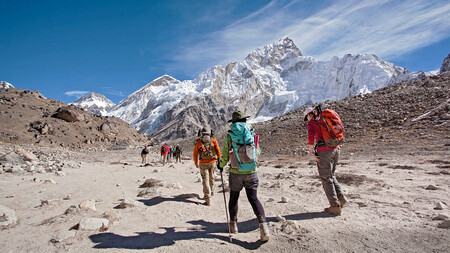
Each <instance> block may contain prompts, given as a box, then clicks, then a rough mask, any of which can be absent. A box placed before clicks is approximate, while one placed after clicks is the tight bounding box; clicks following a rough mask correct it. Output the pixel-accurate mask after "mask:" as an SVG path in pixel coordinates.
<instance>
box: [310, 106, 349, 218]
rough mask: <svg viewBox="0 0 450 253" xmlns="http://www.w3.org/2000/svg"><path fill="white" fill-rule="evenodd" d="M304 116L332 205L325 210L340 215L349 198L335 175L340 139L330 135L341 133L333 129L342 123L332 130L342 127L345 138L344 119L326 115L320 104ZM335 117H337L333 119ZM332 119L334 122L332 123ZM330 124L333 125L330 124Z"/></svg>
mask: <svg viewBox="0 0 450 253" xmlns="http://www.w3.org/2000/svg"><path fill="white" fill-rule="evenodd" d="M325 111H328V112H330V113H331V112H334V111H332V110H325ZM334 113H335V112H334ZM304 117H305V118H304V120H305V121H308V126H307V129H308V147H309V153H310V154H311V155H312V156H313V157H314V159H315V160H316V161H317V168H318V170H319V176H320V179H321V181H322V185H323V189H324V190H325V195H326V196H327V198H328V202H329V203H330V207H327V208H325V209H324V211H325V212H327V213H330V214H333V215H340V214H341V208H342V207H344V205H345V204H346V203H347V199H346V198H345V196H344V194H343V192H342V188H341V186H340V185H339V182H338V181H337V179H336V177H335V175H334V173H335V171H336V165H337V163H338V160H339V155H340V147H339V145H338V143H339V140H338V139H337V137H336V136H330V133H331V135H339V134H340V133H336V134H333V133H332V132H331V129H332V128H333V127H334V124H338V125H339V124H340V126H336V127H334V128H333V129H334V130H332V131H333V132H334V131H335V130H338V129H339V128H342V130H338V131H341V132H342V138H343V125H342V121H340V118H339V116H338V115H337V113H335V115H333V116H324V113H322V110H321V108H320V106H319V107H316V108H315V109H313V108H310V107H309V108H306V110H305V112H304ZM327 117H329V118H327ZM333 117H334V118H335V119H331V118H333ZM332 121H333V123H331V122H332ZM334 122H336V123H334ZM339 122H340V123H339ZM330 124H333V125H332V126H329V125H330ZM327 126H328V128H327ZM338 137H339V136H338ZM339 138H341V137H339Z"/></svg>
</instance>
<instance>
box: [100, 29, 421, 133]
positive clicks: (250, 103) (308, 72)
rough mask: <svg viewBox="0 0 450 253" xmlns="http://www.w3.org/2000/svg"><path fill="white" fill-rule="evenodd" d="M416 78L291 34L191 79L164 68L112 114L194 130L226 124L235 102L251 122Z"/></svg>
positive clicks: (140, 124)
mask: <svg viewBox="0 0 450 253" xmlns="http://www.w3.org/2000/svg"><path fill="white" fill-rule="evenodd" d="M413 78H417V75H414V74H412V73H409V72H408V71H407V70H406V69H405V68H402V67H398V66H395V65H394V64H392V63H389V62H385V61H383V60H381V59H379V58H378V57H377V56H375V55H369V54H368V55H355V56H353V55H350V54H347V55H345V56H344V57H343V58H338V57H334V58H332V59H331V60H329V61H316V60H315V59H314V58H313V57H311V56H303V55H302V53H301V51H300V50H299V49H298V48H297V47H296V45H295V44H294V42H293V41H292V40H291V39H289V38H287V37H284V38H282V39H281V40H279V41H277V42H275V43H273V44H270V45H266V46H264V47H261V48H258V49H256V50H255V51H253V52H252V53H250V54H249V55H248V56H247V57H246V58H245V59H244V60H243V61H242V62H239V63H237V62H232V63H229V64H228V65H227V66H220V65H218V66H214V67H212V68H210V69H208V70H206V71H205V72H203V73H201V74H200V75H198V76H197V77H196V78H195V79H194V80H186V81H182V82H181V81H179V80H176V79H175V78H173V77H171V76H168V75H164V76H162V77H159V78H157V79H155V80H154V81H152V82H150V83H149V84H147V85H146V86H144V87H143V88H141V89H139V90H138V91H136V92H134V93H133V94H131V95H130V96H128V97H127V98H126V99H124V100H123V101H121V102H120V103H118V104H117V105H116V106H114V107H113V108H112V109H111V111H110V112H109V113H108V115H112V116H117V117H120V118H121V119H123V120H125V121H127V122H129V123H130V124H132V125H133V126H135V127H136V128H138V129H139V130H140V131H142V132H145V133H147V134H149V135H150V136H152V137H156V138H159V139H171V138H179V137H186V136H191V135H194V134H195V133H196V132H197V130H198V129H199V128H200V127H203V126H207V127H211V128H212V129H215V130H220V129H225V128H226V126H227V124H226V121H227V120H229V119H230V117H231V113H232V112H233V111H234V110H235V109H238V108H239V109H240V110H243V111H245V113H246V114H247V115H249V116H251V119H252V122H258V121H264V120H269V119H271V118H273V117H275V116H278V115H280V114H283V113H286V112H288V111H290V110H293V109H296V108H299V107H301V106H303V105H307V104H313V103H318V102H322V101H325V100H336V99H341V98H344V97H348V96H352V95H357V94H359V93H368V92H371V91H373V90H376V89H379V88H382V87H384V86H386V85H388V84H390V83H393V82H398V81H405V80H410V79H413Z"/></svg>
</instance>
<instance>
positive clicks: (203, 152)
mask: <svg viewBox="0 0 450 253" xmlns="http://www.w3.org/2000/svg"><path fill="white" fill-rule="evenodd" d="M198 141H199V142H200V144H201V145H200V148H199V149H198V154H199V156H200V160H203V159H217V154H216V149H215V148H214V144H213V142H212V140H211V138H210V137H209V136H207V135H205V136H203V137H202V138H200V139H198Z"/></svg>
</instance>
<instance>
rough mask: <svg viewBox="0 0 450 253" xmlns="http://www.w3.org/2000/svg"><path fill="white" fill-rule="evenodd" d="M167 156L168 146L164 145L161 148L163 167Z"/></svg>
mask: <svg viewBox="0 0 450 253" xmlns="http://www.w3.org/2000/svg"><path fill="white" fill-rule="evenodd" d="M168 154H169V146H167V143H164V145H162V147H161V155H162V156H163V166H164V165H166V161H167V155H168Z"/></svg>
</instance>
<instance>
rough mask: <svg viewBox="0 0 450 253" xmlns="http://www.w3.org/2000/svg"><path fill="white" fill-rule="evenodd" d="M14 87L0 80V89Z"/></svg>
mask: <svg viewBox="0 0 450 253" xmlns="http://www.w3.org/2000/svg"><path fill="white" fill-rule="evenodd" d="M10 88H14V86H13V85H12V84H10V83H8V82H6V81H0V89H10Z"/></svg>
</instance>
